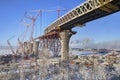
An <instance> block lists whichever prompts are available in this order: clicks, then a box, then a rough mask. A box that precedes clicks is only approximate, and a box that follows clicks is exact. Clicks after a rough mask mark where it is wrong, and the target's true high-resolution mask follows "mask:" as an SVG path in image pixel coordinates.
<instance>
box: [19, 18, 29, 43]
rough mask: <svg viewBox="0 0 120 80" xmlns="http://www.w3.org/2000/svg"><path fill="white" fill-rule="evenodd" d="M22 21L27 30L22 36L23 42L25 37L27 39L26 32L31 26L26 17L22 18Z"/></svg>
mask: <svg viewBox="0 0 120 80" xmlns="http://www.w3.org/2000/svg"><path fill="white" fill-rule="evenodd" d="M21 22H22V23H23V25H24V26H25V27H26V29H25V32H24V34H23V37H22V40H21V41H22V42H24V39H25V37H26V34H27V32H28V28H29V26H30V24H27V23H26V22H25V20H24V19H22V20H21Z"/></svg>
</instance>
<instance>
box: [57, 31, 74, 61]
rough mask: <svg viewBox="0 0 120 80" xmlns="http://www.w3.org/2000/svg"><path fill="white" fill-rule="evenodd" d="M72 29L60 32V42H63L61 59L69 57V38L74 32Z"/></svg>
mask: <svg viewBox="0 0 120 80" xmlns="http://www.w3.org/2000/svg"><path fill="white" fill-rule="evenodd" d="M75 33H76V32H73V31H71V30H64V31H62V32H60V33H59V35H60V42H61V51H60V52H61V60H62V61H67V60H68V59H69V40H70V38H71V36H72V35H73V34H75Z"/></svg>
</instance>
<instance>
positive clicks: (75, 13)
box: [45, 0, 113, 33]
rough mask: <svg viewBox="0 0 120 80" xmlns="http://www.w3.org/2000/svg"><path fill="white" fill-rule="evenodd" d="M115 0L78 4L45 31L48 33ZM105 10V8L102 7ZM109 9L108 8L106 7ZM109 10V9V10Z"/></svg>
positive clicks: (97, 0)
mask: <svg viewBox="0 0 120 80" xmlns="http://www.w3.org/2000/svg"><path fill="white" fill-rule="evenodd" d="M111 1H113V0H87V1H86V2H84V3H82V4H80V5H78V6H77V7H76V8H74V9H72V10H71V11H69V12H68V13H66V14H65V15H63V16H62V17H60V18H58V19H57V20H56V21H54V22H53V23H52V24H51V25H49V26H48V28H46V29H45V33H48V32H50V31H52V30H54V29H56V28H59V27H61V26H62V25H64V24H66V23H67V22H69V21H72V20H74V19H76V18H78V17H80V16H82V15H84V14H86V13H88V12H90V11H92V10H95V9H97V8H99V7H101V6H103V5H105V4H107V3H110V2H111ZM102 9H103V10H105V8H102ZM106 10H107V9H106ZM108 12H109V11H108Z"/></svg>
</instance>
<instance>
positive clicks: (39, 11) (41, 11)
mask: <svg viewBox="0 0 120 80" xmlns="http://www.w3.org/2000/svg"><path fill="white" fill-rule="evenodd" d="M66 10H67V9H62V10H61V9H60V8H58V9H56V10H31V11H30V12H36V13H37V14H39V15H40V30H41V28H42V13H43V12H55V11H57V13H58V18H59V17H60V11H66ZM40 34H41V31H40Z"/></svg>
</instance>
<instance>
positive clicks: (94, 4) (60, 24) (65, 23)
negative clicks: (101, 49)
mask: <svg viewBox="0 0 120 80" xmlns="http://www.w3.org/2000/svg"><path fill="white" fill-rule="evenodd" d="M119 10H120V0H87V1H86V2H84V3H82V4H80V5H78V6H77V7H75V8H74V9H72V10H71V11H69V12H68V13H66V14H65V15H63V16H61V17H60V18H58V19H57V20H55V21H54V22H53V23H51V24H50V25H49V26H48V27H47V28H46V29H45V31H44V33H45V34H44V35H43V36H40V37H38V38H36V39H40V47H41V48H50V49H51V50H52V51H53V52H54V55H55V56H57V55H58V54H59V52H60V49H61V44H60V39H61V36H60V35H59V33H61V32H63V31H65V30H69V31H70V32H71V33H72V34H74V33H75V32H73V31H71V29H72V28H73V27H76V26H81V27H82V26H83V25H84V24H85V23H87V22H90V21H93V20H96V19H98V18H101V17H104V16H108V15H110V14H113V13H115V12H118V11H119Z"/></svg>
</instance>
